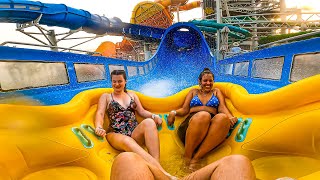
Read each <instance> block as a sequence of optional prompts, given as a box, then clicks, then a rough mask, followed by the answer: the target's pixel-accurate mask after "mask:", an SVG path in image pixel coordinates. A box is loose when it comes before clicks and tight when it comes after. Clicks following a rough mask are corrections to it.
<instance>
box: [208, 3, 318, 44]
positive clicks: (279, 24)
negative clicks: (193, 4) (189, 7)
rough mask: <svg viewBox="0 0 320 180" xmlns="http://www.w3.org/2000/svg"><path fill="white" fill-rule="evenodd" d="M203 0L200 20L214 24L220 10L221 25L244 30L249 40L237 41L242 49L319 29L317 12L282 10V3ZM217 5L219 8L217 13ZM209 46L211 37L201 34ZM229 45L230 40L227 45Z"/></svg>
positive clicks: (284, 5)
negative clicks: (270, 38)
mask: <svg viewBox="0 0 320 180" xmlns="http://www.w3.org/2000/svg"><path fill="white" fill-rule="evenodd" d="M219 1H220V2H221V3H217V2H216V0H204V1H203V12H204V13H203V14H204V17H203V19H215V20H217V13H216V12H218V10H219V9H220V10H221V16H222V18H221V19H222V23H225V24H229V25H233V26H238V27H241V28H244V29H247V30H248V31H250V32H251V34H252V36H251V37H250V38H249V39H244V40H242V41H241V45H242V48H244V49H246V50H253V49H256V48H257V47H258V46H259V44H258V40H259V39H260V38H261V37H265V36H268V35H275V34H287V33H290V32H293V31H307V30H308V31H314V30H317V29H320V12H302V10H301V9H297V8H286V4H285V0H219ZM217 4H220V7H219V8H218V9H217ZM205 35H206V37H210V38H208V39H207V41H208V43H209V46H210V47H212V46H214V43H213V42H212V36H214V35H213V34H210V33H205ZM233 41H239V40H235V39H233V40H232V39H231V41H230V44H231V43H232V42H233Z"/></svg>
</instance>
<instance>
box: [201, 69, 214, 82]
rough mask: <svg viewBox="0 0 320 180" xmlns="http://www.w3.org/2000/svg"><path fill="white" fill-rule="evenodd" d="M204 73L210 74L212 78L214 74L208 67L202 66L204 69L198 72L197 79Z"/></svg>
mask: <svg viewBox="0 0 320 180" xmlns="http://www.w3.org/2000/svg"><path fill="white" fill-rule="evenodd" d="M205 74H212V77H213V79H214V74H213V73H212V72H211V70H210V69H209V68H204V69H203V70H202V72H201V73H200V74H199V77H198V79H199V81H201V80H202V77H203V75H205Z"/></svg>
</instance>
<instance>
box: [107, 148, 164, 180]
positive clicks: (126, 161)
mask: <svg viewBox="0 0 320 180" xmlns="http://www.w3.org/2000/svg"><path fill="white" fill-rule="evenodd" d="M110 179H111V180H131V179H132V180H133V179H134V180H137V179H145V180H153V179H161V180H162V179H163V180H167V179H169V178H168V177H167V176H166V175H165V174H164V173H163V172H161V171H160V170H159V169H158V168H157V167H155V166H153V165H151V164H149V163H148V162H147V161H145V160H144V159H142V158H141V156H139V155H137V154H135V153H132V152H124V153H121V154H119V155H118V156H117V157H116V158H115V160H114V161H113V164H112V168H111V176H110Z"/></svg>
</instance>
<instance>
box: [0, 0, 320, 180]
mask: <svg viewBox="0 0 320 180" xmlns="http://www.w3.org/2000/svg"><path fill="white" fill-rule="evenodd" d="M10 2H11V1H10ZM0 7H2V6H0ZM28 8H30V6H28ZM0 12H2V13H3V12H4V11H0ZM14 14H15V13H14ZM8 17H9V15H8ZM21 17H23V16H21ZM9 19H10V18H9ZM18 19H19V18H18ZM67 19H69V18H67ZM8 21H9V20H8ZM8 21H6V22H8ZM10 22H13V20H12V21H10ZM21 22H22V21H21ZM88 29H89V28H88ZM312 42H313V41H312ZM314 42H319V39H318V40H315V41H314ZM312 45H313V44H310V46H312ZM298 46H301V44H296V45H292V46H289V47H290V49H291V50H292V51H293V50H295V49H299V48H296V47H298ZM286 47H287V46H286ZM282 48H285V47H282ZM305 48H306V47H305ZM300 49H303V48H300ZM273 50H276V48H275V49H271V50H270V49H269V50H267V51H259V52H257V53H253V54H251V56H254V57H255V58H259V55H262V54H265V52H268V55H269V56H271V57H272V56H273V55H274V54H272V53H279V52H281V51H275V52H273ZM304 51H306V52H307V51H308V49H304ZM291 53H292V52H291ZM248 56H249V55H247V56H240V58H243V57H246V58H247V57H248ZM0 59H1V63H4V62H6V61H8V62H12V60H14V61H15V62H16V61H19V62H21V61H35V59H36V60H38V61H41V62H45V61H49V62H56V61H58V62H65V63H66V64H65V65H66V67H67V69H68V73H69V74H70V77H69V78H70V79H69V84H66V85H57V86H53V87H43V88H41V87H40V88H30V87H28V88H30V89H24V90H21V91H20V90H16V91H13V92H19V93H25V94H27V95H30V96H32V97H37V95H39V94H40V95H41V96H42V100H43V102H48V105H42V106H41V105H38V106H29V105H13V104H0V114H1V117H0V142H1V144H2V145H3V146H2V147H1V148H0V179H4V180H9V179H23V180H35V179H36V180H38V179H39V180H40V179H109V176H110V170H111V165H112V162H113V160H114V158H115V156H116V155H118V154H119V153H120V152H119V151H116V150H115V149H114V148H112V147H111V146H110V144H109V143H108V142H107V141H106V139H105V138H98V137H96V136H95V135H94V133H93V127H94V125H93V121H94V116H95V112H96V109H97V101H98V98H99V96H100V95H101V94H102V93H105V92H111V91H112V89H110V88H97V87H110V86H111V82H110V80H109V79H108V80H102V81H96V82H91V83H90V82H88V83H86V82H84V83H79V82H78V81H77V79H76V78H75V74H76V73H75V70H74V67H73V63H99V64H102V65H105V66H106V67H108V66H109V65H122V66H123V67H124V68H125V69H126V70H127V71H130V67H135V66H139V67H142V69H145V70H144V72H145V74H143V75H137V76H130V77H129V80H128V88H129V89H131V90H134V91H136V92H137V94H138V96H139V97H140V100H141V102H142V104H143V106H144V107H145V108H146V109H148V110H150V111H152V112H154V113H157V114H160V115H161V117H162V118H163V120H164V124H163V126H162V129H159V137H160V142H161V144H160V146H161V149H160V151H161V160H160V161H161V164H162V165H163V167H164V168H165V169H166V170H167V171H168V172H170V173H172V174H174V175H177V176H183V175H185V174H186V172H184V171H183V168H182V167H183V165H184V164H183V161H182V159H181V155H182V154H183V151H184V147H183V145H182V143H181V142H180V141H179V139H178V137H177V135H176V127H177V126H178V125H179V123H181V122H182V120H183V118H179V119H177V121H176V122H175V125H174V127H168V126H167V125H166V122H165V119H166V117H167V113H168V112H169V111H170V110H172V109H177V108H178V107H179V106H181V104H182V103H183V100H184V98H185V96H186V94H187V92H188V91H189V89H190V87H191V86H193V87H196V86H194V85H196V84H197V76H198V74H199V72H200V71H201V70H202V69H203V68H204V67H210V68H212V69H213V70H214V72H215V74H216V75H217V76H216V77H217V79H219V78H220V77H219V76H221V74H219V71H218V69H216V67H217V62H216V61H215V59H214V58H213V57H212V56H211V53H210V51H209V48H208V45H207V44H206V42H205V40H204V38H203V36H202V35H201V33H200V31H199V29H198V28H196V27H195V26H194V25H192V24H188V23H180V24H175V25H173V26H171V27H170V28H168V29H167V31H166V32H165V33H164V35H163V39H162V41H161V43H160V46H159V49H158V51H157V53H156V54H155V55H154V56H153V57H152V59H151V60H150V61H147V62H141V63H140V62H129V61H122V60H116V59H111V58H103V57H92V56H86V55H75V54H72V53H61V52H49V51H40V50H30V49H19V48H11V47H0ZM237 60H238V59H235V60H234V61H237ZM288 62H289V61H288ZM150 63H151V64H152V68H150V66H149V65H150ZM141 64H142V66H141ZM0 65H2V64H0ZM146 65H147V66H148V67H149V68H144V67H145V66H146ZM147 69H148V71H147ZM137 72H138V73H140V68H139V70H138V71H137ZM108 73H109V72H108V70H106V74H108ZM108 78H109V77H108ZM1 80H3V79H1ZM319 81H320V76H319V75H316V76H313V77H310V78H306V79H304V80H301V81H298V82H295V83H292V84H290V85H287V86H285V87H282V88H279V89H277V90H274V91H271V92H267V93H261V94H249V93H248V92H247V90H246V89H244V88H243V87H241V86H239V85H235V84H232V83H216V84H215V85H216V87H218V88H219V89H221V91H222V92H223V93H224V95H225V97H226V103H227V106H228V107H229V109H230V110H231V111H232V113H233V114H234V115H235V116H237V117H239V122H240V123H239V124H238V125H237V126H236V127H235V128H234V129H233V130H231V131H230V136H229V137H228V138H227V139H226V141H224V142H223V143H222V144H221V145H219V147H218V148H216V149H215V150H213V151H212V152H210V154H209V155H208V156H206V159H207V162H208V163H209V162H213V161H215V160H217V159H219V158H221V157H224V156H226V155H230V154H243V155H246V156H247V157H248V158H249V159H250V160H251V161H252V163H253V166H254V169H255V172H256V175H257V178H258V179H266V180H268V179H276V178H280V177H292V178H294V179H300V180H309V179H319V178H320V154H319V151H320V149H319V148H320V146H319V141H320V130H319V127H320V124H319V121H318V120H317V118H318V117H319V116H320V111H319V109H320V92H319V91H318V89H319V88H320V84H319ZM255 83H256V82H255ZM247 84H248V83H247ZM252 84H253V83H251V84H250V85H248V89H249V86H252V87H254V86H253V85H252ZM266 84H267V83H266ZM262 87H263V86H262ZM301 87H303V88H301ZM2 88H3V86H2ZM92 88H94V89H92ZM86 89H90V90H86ZM1 93H2V94H6V93H10V92H1ZM50 93H51V94H50ZM152 93H153V94H152ZM154 93H159V94H158V96H157V94H154ZM2 94H0V95H2ZM74 95H75V96H74ZM152 96H153V97H152ZM155 96H157V98H156V97H155ZM159 97H162V98H159ZM71 98H72V99H71ZM70 99H71V100H70ZM50 100H52V101H56V102H60V103H56V102H55V103H51V104H50ZM139 120H141V118H140V117H139Z"/></svg>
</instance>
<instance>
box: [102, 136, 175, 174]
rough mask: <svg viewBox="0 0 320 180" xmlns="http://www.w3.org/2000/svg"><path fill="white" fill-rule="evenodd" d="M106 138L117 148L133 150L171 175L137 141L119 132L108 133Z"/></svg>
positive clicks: (127, 150)
mask: <svg viewBox="0 0 320 180" xmlns="http://www.w3.org/2000/svg"><path fill="white" fill-rule="evenodd" d="M107 140H108V142H109V143H110V144H111V146H112V147H114V148H115V149H117V150H120V151H126V152H135V153H137V154H138V155H140V156H141V157H142V158H143V159H144V160H146V161H147V162H148V163H150V164H152V165H154V166H155V167H157V168H159V169H160V170H161V171H162V172H163V173H164V174H166V175H167V176H171V175H170V174H169V173H168V172H166V171H165V170H164V169H163V168H162V167H161V165H160V163H159V162H158V161H157V160H156V159H155V158H153V157H152V156H151V155H150V154H149V153H147V152H146V151H145V150H144V149H143V148H142V147H141V146H139V144H137V142H136V141H135V140H134V139H132V138H131V137H128V136H126V135H122V134H119V133H108V134H107Z"/></svg>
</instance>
